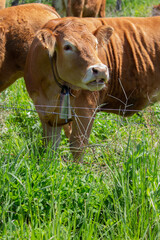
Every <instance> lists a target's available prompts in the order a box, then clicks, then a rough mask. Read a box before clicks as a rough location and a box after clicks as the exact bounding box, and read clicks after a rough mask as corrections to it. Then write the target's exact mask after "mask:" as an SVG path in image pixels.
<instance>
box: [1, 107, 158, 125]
mask: <svg viewBox="0 0 160 240" xmlns="http://www.w3.org/2000/svg"><path fill="white" fill-rule="evenodd" d="M34 106H35V107H36V108H37V109H35V108H34ZM34 106H31V108H28V107H26V105H25V104H20V105H12V106H10V105H7V104H1V103H0V108H1V109H3V110H6V111H9V110H11V111H16V112H19V113H20V112H29V113H45V114H51V115H56V116H58V115H60V112H56V111H55V109H60V107H61V106H60V105H52V106H51V105H34ZM52 108H53V111H52ZM65 108H68V107H67V106H65ZM70 108H71V112H72V118H85V119H90V118H92V119H96V113H97V112H111V111H112V112H113V113H114V111H115V112H122V111H123V110H122V109H111V108H103V110H101V108H102V106H98V107H97V108H90V107H77V106H75V107H72V106H71V107H70ZM77 109H79V110H85V111H86V110H92V111H93V115H92V117H91V116H86V115H77V114H76V110H77ZM124 111H125V112H132V113H133V114H136V113H137V114H138V115H137V116H138V117H139V115H140V114H142V115H143V112H144V110H136V109H133V110H129V109H125V110H124ZM147 113H148V114H154V115H157V114H159V115H160V110H157V109H156V110H153V109H151V108H149V109H147ZM112 116H114V114H113V115H112ZM129 118H130V117H129ZM129 118H128V117H127V118H124V117H123V116H121V119H129ZM101 119H106V120H107V118H106V116H105V117H102V118H101ZM109 120H110V121H115V122H117V121H119V120H117V118H116V117H115V118H114V117H112V118H109ZM133 124H137V125H146V123H143V122H141V123H136V122H133ZM149 125H150V126H159V125H160V123H156V124H149Z"/></svg>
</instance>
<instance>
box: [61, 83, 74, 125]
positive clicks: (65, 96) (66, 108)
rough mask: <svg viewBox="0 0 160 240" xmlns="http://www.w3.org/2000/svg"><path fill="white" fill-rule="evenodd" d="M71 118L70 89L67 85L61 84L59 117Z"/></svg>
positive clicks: (66, 119)
mask: <svg viewBox="0 0 160 240" xmlns="http://www.w3.org/2000/svg"><path fill="white" fill-rule="evenodd" d="M70 118H72V114H71V105H70V89H69V88H68V87H67V86H63V87H62V90H61V95H60V119H65V121H66V122H67V121H68V119H70Z"/></svg>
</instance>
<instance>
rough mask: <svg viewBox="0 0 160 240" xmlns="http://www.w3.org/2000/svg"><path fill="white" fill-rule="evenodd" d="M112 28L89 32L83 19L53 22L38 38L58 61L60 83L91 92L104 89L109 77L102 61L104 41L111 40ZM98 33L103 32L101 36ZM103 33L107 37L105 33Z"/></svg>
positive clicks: (56, 63) (39, 33) (57, 71)
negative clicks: (100, 46) (100, 51)
mask: <svg viewBox="0 0 160 240" xmlns="http://www.w3.org/2000/svg"><path fill="white" fill-rule="evenodd" d="M112 31H113V30H112V29H111V28H110V27H105V28H104V27H103V31H101V30H97V31H95V35H96V36H98V37H96V36H95V35H94V34H93V33H91V32H89V30H88V29H87V27H86V26H85V25H84V24H82V23H81V22H80V21H79V20H77V19H74V18H73V20H72V21H71V20H68V19H65V20H64V19H61V20H58V21H55V20H53V21H50V22H48V24H46V26H45V27H44V28H43V29H42V30H40V31H39V32H38V34H37V37H38V38H39V40H40V41H41V43H42V45H43V46H44V47H45V48H46V49H47V50H48V53H49V55H50V57H51V58H52V59H54V62H53V64H54V69H55V71H56V73H57V75H58V78H59V79H60V81H62V82H65V83H69V84H71V85H73V86H76V87H79V88H82V89H87V90H90V91H96V90H101V89H102V88H103V87H105V83H106V82H107V80H108V78H109V73H108V67H107V66H106V65H104V64H103V63H102V62H101V61H100V59H99V58H98V44H99V42H101V40H100V38H102V35H104V34H105V36H103V40H105V39H106V41H108V39H109V37H110V36H111V34H112ZM97 32H100V34H98V33H97ZM102 32H103V34H102Z"/></svg>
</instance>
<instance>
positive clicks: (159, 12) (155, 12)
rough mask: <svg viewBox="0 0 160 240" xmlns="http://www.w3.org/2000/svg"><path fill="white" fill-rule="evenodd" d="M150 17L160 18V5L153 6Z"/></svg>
mask: <svg viewBox="0 0 160 240" xmlns="http://www.w3.org/2000/svg"><path fill="white" fill-rule="evenodd" d="M152 16H160V4H158V5H155V6H153V8H152Z"/></svg>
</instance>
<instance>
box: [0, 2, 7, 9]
mask: <svg viewBox="0 0 160 240" xmlns="http://www.w3.org/2000/svg"><path fill="white" fill-rule="evenodd" d="M5 5H6V0H0V9H3V8H5Z"/></svg>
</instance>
